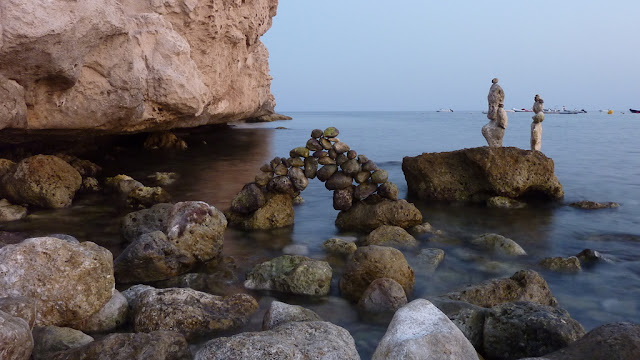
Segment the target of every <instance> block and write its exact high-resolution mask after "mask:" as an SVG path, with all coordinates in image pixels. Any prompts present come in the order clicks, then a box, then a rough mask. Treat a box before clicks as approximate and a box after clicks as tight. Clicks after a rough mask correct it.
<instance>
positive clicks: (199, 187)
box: [0, 112, 640, 358]
mask: <svg viewBox="0 0 640 360" xmlns="http://www.w3.org/2000/svg"><path fill="white" fill-rule="evenodd" d="M288 115H291V116H293V118H294V120H292V121H279V122H274V123H267V124H237V125H236V126H234V127H233V128H232V129H228V130H218V131H217V132H215V133H207V132H202V133H200V132H191V133H190V134H187V133H186V132H185V133H184V134H183V135H184V136H185V138H186V139H187V140H188V142H189V149H188V150H187V151H185V152H181V153H163V152H160V153H158V152H149V151H143V150H141V149H140V146H139V145H136V146H132V147H126V146H125V147H123V148H120V149H118V151H115V152H114V153H113V154H109V155H110V156H109V157H108V158H107V159H103V161H102V163H100V162H101V161H100V159H96V162H98V163H99V164H100V165H103V166H104V168H105V175H108V176H111V175H115V174H118V173H125V174H128V175H130V176H132V177H134V178H136V179H138V180H140V181H142V182H143V183H144V182H145V177H146V176H147V175H149V174H151V173H153V172H155V171H173V172H176V173H178V174H179V175H180V176H181V178H180V180H179V181H178V182H177V183H176V184H174V185H172V186H170V187H168V188H167V189H168V190H169V192H170V193H171V194H172V195H173V199H174V201H182V200H203V201H206V202H208V203H210V204H212V205H215V206H216V207H218V208H220V209H222V208H225V207H227V206H228V205H229V203H230V201H231V199H232V198H233V196H234V195H235V194H236V193H237V191H239V190H240V188H241V187H242V186H243V185H244V184H245V183H247V182H250V181H252V179H253V176H254V175H255V174H256V173H257V171H258V168H259V167H260V165H261V164H262V163H264V162H266V161H268V160H269V159H271V158H273V157H274V156H288V153H289V150H290V149H292V148H294V147H297V146H303V145H304V144H305V143H306V141H307V139H308V138H309V134H310V133H311V130H312V129H314V128H320V129H324V128H326V127H328V126H335V127H337V128H338V129H339V130H340V135H339V138H340V139H341V140H342V141H343V142H346V143H347V144H349V145H350V146H351V148H352V149H355V150H356V151H358V153H361V154H366V155H367V156H368V157H369V158H370V159H372V160H374V161H375V162H376V163H377V164H378V166H379V167H381V168H384V169H385V170H387V171H388V172H389V177H390V180H391V181H393V182H394V183H396V184H397V185H398V187H399V188H400V192H401V197H406V193H407V186H406V182H405V180H404V175H403V173H402V169H401V165H402V158H403V157H404V156H415V155H419V154H421V153H423V152H442V151H452V150H457V149H461V148H468V147H477V146H485V145H486V142H485V140H484V138H483V137H482V135H481V133H480V129H481V127H482V126H483V125H484V124H485V123H486V122H487V121H488V120H487V119H486V115H483V114H481V113H480V112H453V113H436V112H304V113H288ZM508 115H509V125H508V129H507V132H506V135H505V138H504V145H505V146H516V147H520V148H524V149H528V147H529V135H530V124H531V113H509V114H508ZM276 127H285V128H286V129H276ZM638 138H640V114H619V113H618V114H613V115H607V114H604V113H588V114H578V115H553V114H552V115H547V117H546V119H545V121H544V123H543V140H542V151H543V152H544V153H545V154H546V155H547V156H549V157H551V158H553V160H554V161H555V169H556V175H557V176H558V178H559V180H560V182H561V183H562V185H563V187H564V190H565V199H564V201H563V202H561V203H558V204H553V205H550V206H545V207H540V208H527V209H521V210H498V209H486V208H483V207H479V206H472V205H445V204H432V203H424V202H415V203H416V205H417V206H418V207H419V208H420V209H421V211H422V213H423V216H424V219H425V221H428V222H429V223H431V224H432V225H433V227H434V228H436V229H438V230H441V231H443V232H444V234H445V236H442V237H440V238H434V237H430V236H422V237H421V238H419V240H420V247H421V248H431V247H435V248H441V249H443V250H445V252H446V258H445V260H444V262H443V263H442V264H441V265H440V267H439V268H438V269H437V270H436V271H435V272H433V273H429V272H428V271H427V270H426V269H425V268H424V267H423V266H422V265H421V264H420V262H419V261H418V260H417V258H416V254H417V251H416V252H413V251H408V252H405V256H406V257H407V259H408V261H409V262H410V264H412V266H413V267H414V270H415V272H416V286H415V290H414V293H413V294H412V296H411V299H414V298H417V297H428V296H434V295H438V294H442V293H445V292H447V291H450V290H453V289H456V288H459V287H461V286H464V285H466V284H469V283H477V282H480V281H483V280H486V279H489V278H494V277H508V276H511V275H512V274H513V273H515V272H516V271H518V270H520V269H534V270H536V271H538V272H540V273H541V274H542V275H543V276H544V278H545V279H546V280H547V282H548V283H549V286H550V287H551V289H552V292H553V294H554V295H555V296H556V297H557V298H558V301H559V303H560V306H561V307H563V308H565V309H567V310H568V311H569V312H570V313H571V315H572V317H573V318H575V319H576V320H578V321H579V322H580V323H581V324H582V325H583V326H584V327H585V328H586V329H587V330H590V329H592V328H594V327H596V326H598V325H600V324H605V323H610V322H616V321H632V322H640V312H639V311H638V310H639V308H638V301H639V300H638V299H640V149H639V148H638V140H637V139H638ZM302 196H303V197H304V199H305V200H306V201H305V203H304V204H302V205H300V206H297V207H296V213H295V214H296V215H295V216H296V217H295V224H294V226H293V228H292V229H284V230H281V231H274V232H266V233H246V232H241V231H236V230H232V229H229V230H228V231H227V233H226V234H225V248H224V253H225V254H226V255H229V256H232V257H233V258H234V259H235V264H236V268H235V269H234V270H233V272H234V274H235V281H230V284H229V285H228V287H227V288H222V289H221V288H220V287H219V286H217V285H216V286H214V285H211V284H209V283H208V281H207V280H206V277H205V280H203V281H199V282H194V285H192V286H193V287H194V288H197V289H198V290H204V291H209V292H212V293H219V294H223V293H229V292H233V291H244V290H243V289H242V286H241V283H242V280H243V278H244V273H245V272H246V270H247V269H248V268H250V267H251V266H253V265H255V264H256V263H258V262H261V261H264V260H267V259H270V258H273V257H275V256H278V255H281V254H282V249H283V248H284V247H285V246H287V245H291V244H296V245H304V246H306V247H307V248H308V250H309V256H311V257H313V258H317V259H327V260H329V261H330V263H331V265H332V267H333V268H334V283H333V287H332V291H331V294H330V296H328V297H325V298H321V299H310V298H304V297H292V296H287V295H283V294H276V293H271V294H264V293H252V294H253V295H254V296H256V297H257V298H258V299H259V300H260V304H261V308H262V310H264V309H265V308H266V306H267V305H268V303H269V302H270V301H271V300H272V299H274V298H276V299H280V300H282V301H286V302H289V303H295V304H301V305H304V306H306V307H309V308H311V309H313V310H315V311H316V312H318V313H319V314H320V315H321V316H322V317H323V318H324V319H326V320H328V321H331V322H333V323H335V324H338V325H340V326H343V327H345V328H347V329H348V330H349V331H350V332H351V334H352V335H353V336H354V338H355V339H356V343H357V346H358V350H359V351H360V353H361V355H362V356H363V358H368V357H369V356H370V354H371V353H372V352H373V350H375V346H376V344H377V342H378V341H379V339H380V337H381V336H382V335H383V334H384V331H385V329H386V325H387V321H388V319H376V318H369V317H366V316H362V315H361V314H358V312H357V310H356V308H355V306H354V305H353V304H350V303H348V302H346V301H344V300H342V299H341V298H340V297H339V291H338V287H337V282H338V279H339V276H340V274H341V272H342V270H343V266H344V263H343V261H342V260H340V259H335V258H328V257H327V254H326V253H325V252H324V250H323V249H322V243H323V242H324V241H325V240H327V239H329V238H331V237H335V236H355V235H357V234H343V233H340V232H339V231H338V230H337V229H336V227H335V226H334V221H335V218H336V216H337V211H335V210H333V207H332V193H331V192H330V191H328V190H326V189H325V188H324V185H323V184H322V183H320V182H319V181H317V180H312V181H311V182H310V185H309V187H308V188H307V189H306V190H305V191H304V192H303V193H302ZM578 200H593V201H615V202H618V203H620V204H621V206H620V207H619V208H617V209H605V210H594V211H586V210H580V209H574V208H571V207H569V206H566V204H567V203H569V202H573V201H578ZM412 201H413V200H412ZM124 213H125V211H124V210H122V208H121V207H119V206H118V205H117V204H116V202H114V201H113V200H111V199H110V198H108V197H105V196H103V195H80V196H78V197H77V199H76V200H75V201H74V205H73V206H72V207H71V208H69V209H63V210H56V211H35V212H33V213H32V214H31V215H30V216H29V217H28V218H27V219H25V220H22V221H18V222H14V223H6V224H1V225H0V230H4V231H20V232H26V233H27V234H29V235H44V234H48V233H66V234H70V235H73V236H76V237H77V238H78V239H79V240H81V241H94V242H96V243H98V244H100V245H102V246H105V247H107V248H109V249H110V250H111V251H112V252H114V255H117V254H118V253H119V252H120V251H121V250H122V248H123V246H124V244H123V243H122V240H121V238H120V236H119V222H120V219H121V216H122V215H123V214H124ZM487 232H492V233H499V234H501V235H504V236H506V237H509V238H511V239H513V240H515V241H516V242H518V243H519V244H520V245H521V246H522V247H523V248H524V249H525V250H526V251H527V253H528V254H529V255H528V256H526V257H519V258H517V259H513V258H501V257H496V256H495V255H493V254H490V253H486V252H483V251H480V250H478V249H476V248H475V247H473V246H471V244H470V241H471V239H473V238H474V236H476V235H480V234H483V233H487ZM586 248H591V249H595V250H598V251H600V252H602V253H603V254H606V255H607V256H610V257H611V258H612V259H614V261H613V262H611V263H600V264H597V265H595V266H591V267H587V268H585V269H583V271H582V272H579V273H576V274H559V273H554V272H551V271H547V270H544V269H541V268H540V267H539V266H538V265H537V263H538V262H539V261H540V260H541V259H542V258H545V257H550V256H562V257H567V256H571V255H575V254H577V253H579V252H580V251H582V250H583V249H586ZM209 282H213V281H209ZM262 310H261V311H260V312H258V313H256V314H255V315H254V317H253V318H252V321H251V323H250V324H249V325H247V326H246V327H245V328H244V329H242V330H243V331H248V330H258V329H259V327H260V323H261V318H262V315H263V311H262Z"/></svg>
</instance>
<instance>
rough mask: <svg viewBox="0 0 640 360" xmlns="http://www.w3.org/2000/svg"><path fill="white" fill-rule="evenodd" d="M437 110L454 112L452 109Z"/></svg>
mask: <svg viewBox="0 0 640 360" xmlns="http://www.w3.org/2000/svg"><path fill="white" fill-rule="evenodd" d="M437 112H453V110H452V109H440V110H438V111H437Z"/></svg>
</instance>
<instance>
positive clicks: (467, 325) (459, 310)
mask: <svg viewBox="0 0 640 360" xmlns="http://www.w3.org/2000/svg"><path fill="white" fill-rule="evenodd" d="M428 300H429V301H431V302H432V303H433V305H435V306H436V307H437V308H438V309H440V311H442V312H443V313H445V314H446V315H447V317H448V318H449V320H451V321H452V322H453V323H454V324H455V325H456V326H457V327H458V329H460V331H462V333H463V334H464V336H465V337H466V338H467V339H468V340H469V341H470V342H471V345H473V347H474V348H476V349H482V341H483V335H484V321H485V318H486V317H487V314H488V313H489V312H490V311H491V310H489V309H486V308H483V307H480V306H477V305H473V304H469V303H468V302H464V301H456V300H451V299H446V298H442V297H437V298H432V299H428Z"/></svg>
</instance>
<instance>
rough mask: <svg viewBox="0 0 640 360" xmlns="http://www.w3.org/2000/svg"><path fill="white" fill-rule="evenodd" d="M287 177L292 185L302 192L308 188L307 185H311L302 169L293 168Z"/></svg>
mask: <svg viewBox="0 0 640 360" xmlns="http://www.w3.org/2000/svg"><path fill="white" fill-rule="evenodd" d="M287 175H288V176H289V179H291V183H292V184H293V187H295V188H296V190H300V191H302V190H304V189H306V188H307V185H309V179H307V177H306V176H305V175H304V171H302V169H300V168H296V167H293V168H291V169H289V172H288V174H287Z"/></svg>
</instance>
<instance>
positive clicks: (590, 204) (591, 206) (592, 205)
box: [569, 200, 620, 210]
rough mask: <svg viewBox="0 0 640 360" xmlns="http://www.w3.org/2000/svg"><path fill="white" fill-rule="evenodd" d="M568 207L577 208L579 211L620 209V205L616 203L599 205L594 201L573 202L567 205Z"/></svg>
mask: <svg viewBox="0 0 640 360" xmlns="http://www.w3.org/2000/svg"><path fill="white" fill-rule="evenodd" d="M569 206H572V207H574V208H579V209H587V210H597V209H610V208H617V207H620V204H618V203H616V202H605V203H600V202H595V201H589V200H583V201H577V202H573V203H571V204H569Z"/></svg>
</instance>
